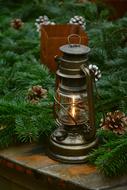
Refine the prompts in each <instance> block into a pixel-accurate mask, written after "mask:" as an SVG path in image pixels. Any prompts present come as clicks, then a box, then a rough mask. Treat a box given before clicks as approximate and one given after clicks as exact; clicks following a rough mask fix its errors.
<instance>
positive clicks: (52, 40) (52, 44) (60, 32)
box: [41, 24, 88, 72]
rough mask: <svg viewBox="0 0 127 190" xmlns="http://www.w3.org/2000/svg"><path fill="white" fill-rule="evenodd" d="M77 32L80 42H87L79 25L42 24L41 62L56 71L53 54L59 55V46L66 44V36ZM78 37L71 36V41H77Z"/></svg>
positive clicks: (85, 43) (85, 35)
mask: <svg viewBox="0 0 127 190" xmlns="http://www.w3.org/2000/svg"><path fill="white" fill-rule="evenodd" d="M70 34H78V35H79V36H80V37H81V44H84V45H87V44H88V37H87V34H86V33H85V32H84V30H83V29H82V27H80V26H79V25H71V24H65V25H43V26H42V28H41V62H42V63H43V64H45V65H47V66H48V68H49V69H50V71H52V72H55V71H56V63H55V60H54V56H56V55H61V52H60V50H59V47H60V46H62V45H64V44H68V39H67V37H68V36H69V35H70ZM78 41H79V38H78V37H73V39H72V43H78Z"/></svg>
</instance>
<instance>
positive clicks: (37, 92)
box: [28, 85, 47, 103]
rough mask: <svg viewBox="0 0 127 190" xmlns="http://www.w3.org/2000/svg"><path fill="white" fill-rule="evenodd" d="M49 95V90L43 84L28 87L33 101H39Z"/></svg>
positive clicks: (30, 99)
mask: <svg viewBox="0 0 127 190" xmlns="http://www.w3.org/2000/svg"><path fill="white" fill-rule="evenodd" d="M46 97H47V90H46V89H43V88H42V86H40V85H37V86H32V87H31V88H29V89H28V100H29V101H30V102H32V103H37V102H38V101H39V100H40V99H42V98H46Z"/></svg>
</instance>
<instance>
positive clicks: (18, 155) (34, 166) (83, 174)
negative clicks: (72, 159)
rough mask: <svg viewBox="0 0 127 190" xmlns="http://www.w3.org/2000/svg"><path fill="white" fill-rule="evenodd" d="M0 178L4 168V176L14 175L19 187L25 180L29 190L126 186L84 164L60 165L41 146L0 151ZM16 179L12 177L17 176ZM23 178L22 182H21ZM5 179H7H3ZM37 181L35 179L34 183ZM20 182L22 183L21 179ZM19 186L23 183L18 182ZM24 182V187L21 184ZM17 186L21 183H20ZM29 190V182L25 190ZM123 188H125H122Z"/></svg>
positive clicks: (123, 179)
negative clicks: (31, 189) (5, 170)
mask: <svg viewBox="0 0 127 190" xmlns="http://www.w3.org/2000/svg"><path fill="white" fill-rule="evenodd" d="M0 165H1V168H0V176H2V175H3V172H2V170H3V171H4V169H2V167H4V168H8V171H7V172H6V174H4V177H6V176H7V175H8V174H9V175H11V173H12V171H13V173H14V172H15V173H16V174H15V176H13V179H11V180H12V181H14V183H16V181H17V183H18V184H20V180H21V178H23V180H25V179H26V177H27V178H29V179H27V180H26V182H25V183H27V182H28V181H31V179H32V182H33V184H34V185H32V187H31V188H33V187H34V188H35V187H36V186H37V188H36V190H40V189H39V186H40V187H42V186H43V184H44V186H45V190H47V189H50V190H52V189H55V190H57V189H60V188H62V189H66V190H67V189H68V190H71V189H72V190H73V189H77V188H78V190H80V189H81V190H82V189H84V190H85V189H87V190H102V189H103V190H106V189H110V190H115V188H116V189H118V190H119V188H124V187H126V186H127V176H126V175H125V176H121V177H118V178H106V177H105V176H103V175H102V174H100V173H99V171H97V170H96V168H95V167H94V166H91V165H88V164H62V163H58V162H56V161H54V160H52V159H50V158H49V157H47V155H45V153H44V148H43V146H42V145H35V144H31V145H20V146H16V147H10V148H8V149H5V150H1V151H0ZM18 175H19V177H18V179H16V176H18ZM24 176H25V179H24ZM7 178H8V179H9V176H8V177H7ZM37 179H38V180H37ZM21 181H22V180H21ZM21 183H23V182H21ZM25 183H24V184H25ZM20 185H21V184H20ZM28 187H30V183H28V184H27V185H26V188H28ZM125 189H127V188H125Z"/></svg>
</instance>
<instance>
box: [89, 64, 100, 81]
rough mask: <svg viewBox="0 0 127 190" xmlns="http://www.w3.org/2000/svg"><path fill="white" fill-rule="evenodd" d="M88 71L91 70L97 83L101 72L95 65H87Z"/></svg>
mask: <svg viewBox="0 0 127 190" xmlns="http://www.w3.org/2000/svg"><path fill="white" fill-rule="evenodd" d="M89 70H91V71H92V72H93V74H94V76H95V81H98V80H99V79H100V78H101V71H100V70H99V68H98V66H97V65H92V64H90V65H89Z"/></svg>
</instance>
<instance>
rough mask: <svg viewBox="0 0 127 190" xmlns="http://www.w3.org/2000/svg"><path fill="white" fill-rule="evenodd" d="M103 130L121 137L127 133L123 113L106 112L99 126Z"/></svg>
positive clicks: (126, 120) (125, 117) (126, 121)
mask: <svg viewBox="0 0 127 190" xmlns="http://www.w3.org/2000/svg"><path fill="white" fill-rule="evenodd" d="M100 126H101V128H102V129H103V130H107V131H112V132H113V133H115V134H118V135H123V134H124V133H125V132H127V116H125V114H124V113H123V112H120V111H115V112H108V113H107V114H106V117H105V119H104V120H103V119H102V120H101V124H100Z"/></svg>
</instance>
